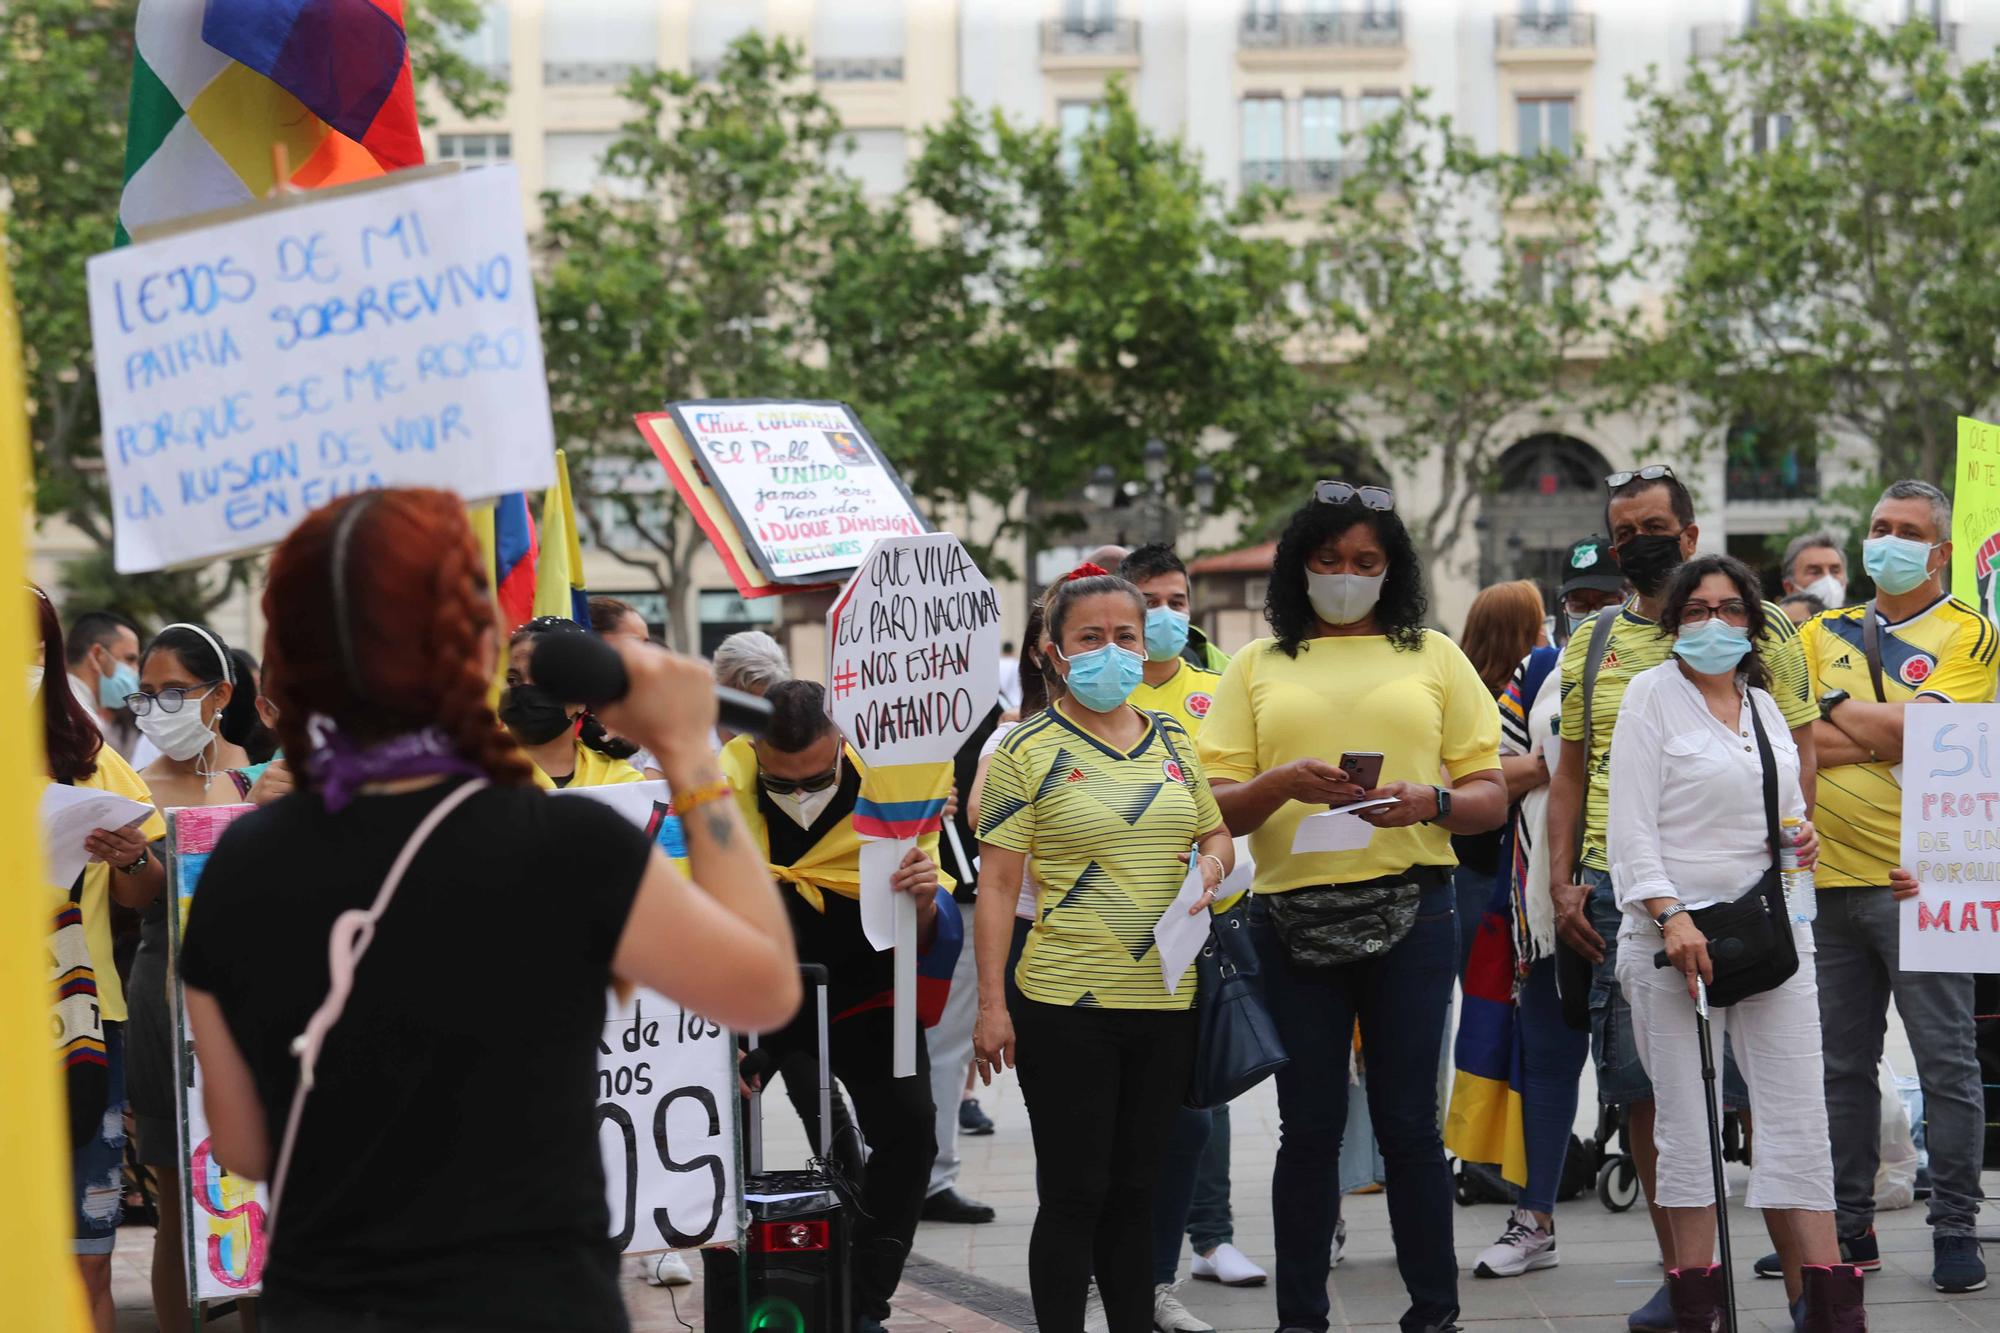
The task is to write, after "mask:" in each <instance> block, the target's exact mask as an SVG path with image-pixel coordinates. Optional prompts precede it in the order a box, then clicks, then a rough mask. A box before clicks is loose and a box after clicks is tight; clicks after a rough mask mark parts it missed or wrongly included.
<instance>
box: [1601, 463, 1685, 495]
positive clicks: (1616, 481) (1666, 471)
mask: <svg viewBox="0 0 2000 1333" xmlns="http://www.w3.org/2000/svg"><path fill="white" fill-rule="evenodd" d="M1673 475H1674V470H1673V469H1672V468H1670V467H1668V466H1667V465H1666V464H1665V463H1649V464H1647V465H1646V466H1645V467H1642V468H1637V469H1635V470H1633V471H1631V472H1614V473H1612V474H1611V475H1610V476H1608V477H1606V478H1605V479H1604V488H1605V489H1606V490H1611V491H1615V490H1617V489H1618V488H1619V487H1620V486H1630V485H1631V484H1632V483H1633V482H1635V481H1659V480H1660V479H1661V478H1663V477H1671V476H1673Z"/></svg>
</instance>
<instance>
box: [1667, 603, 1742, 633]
mask: <svg viewBox="0 0 2000 1333" xmlns="http://www.w3.org/2000/svg"><path fill="white" fill-rule="evenodd" d="M1711 619H1714V620H1720V621H1722V622H1723V623H1724V624H1725V625H1747V624H1749V623H1750V608H1749V607H1748V606H1745V605H1744V604H1743V603H1742V602H1741V601H1740V600H1738V599H1736V598H1733V597H1732V598H1730V599H1729V600H1728V601H1726V602H1722V603H1720V604H1718V605H1715V606H1710V605H1709V604H1708V603H1707V602H1689V603H1688V604H1687V605H1686V606H1683V607H1682V608H1681V625H1682V627H1683V628H1685V627H1687V626H1690V625H1706V624H1707V623H1708V622H1709V621H1710V620H1711Z"/></svg>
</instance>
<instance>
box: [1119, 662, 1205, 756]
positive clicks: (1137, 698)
mask: <svg viewBox="0 0 2000 1333" xmlns="http://www.w3.org/2000/svg"><path fill="white" fill-rule="evenodd" d="M1176 660H1178V661H1179V662H1180V670H1178V671H1176V672H1174V674H1173V675H1171V676H1169V677H1167V680H1166V683H1165V684H1162V685H1148V684H1146V683H1145V682H1144V681H1140V682H1139V688H1138V689H1136V690H1134V691H1132V698H1131V700H1130V702H1131V704H1132V706H1133V707H1134V708H1139V709H1143V710H1144V711H1146V712H1148V713H1165V714H1166V715H1167V716H1168V717H1171V718H1172V719H1173V720H1174V721H1176V722H1178V723H1180V724H1181V726H1182V727H1183V728H1185V729H1186V731H1187V734H1188V735H1190V736H1194V737H1199V736H1200V735H1201V724H1202V723H1203V722H1205V721H1207V720H1208V710H1209V709H1210V708H1211V707H1213V706H1214V704H1215V687H1216V685H1217V684H1218V683H1220V682H1221V680H1222V676H1221V674H1220V673H1218V672H1214V671H1204V670H1202V669H1201V668H1200V667H1198V666H1195V665H1194V664H1193V663H1191V662H1188V661H1186V660H1185V659H1176Z"/></svg>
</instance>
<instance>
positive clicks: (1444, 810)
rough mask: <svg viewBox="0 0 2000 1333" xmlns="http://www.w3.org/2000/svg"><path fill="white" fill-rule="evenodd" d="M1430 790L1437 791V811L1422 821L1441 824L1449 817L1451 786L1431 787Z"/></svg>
mask: <svg viewBox="0 0 2000 1333" xmlns="http://www.w3.org/2000/svg"><path fill="white" fill-rule="evenodd" d="M1431 790H1432V791H1434V792H1436V793H1437V805H1438V812H1437V813H1436V814H1435V815H1432V816H1431V817H1430V818H1429V819H1426V820H1425V821H1424V823H1426V824H1442V823H1443V822H1444V821H1445V820H1447V819H1450V818H1451V788H1449V787H1432V788H1431Z"/></svg>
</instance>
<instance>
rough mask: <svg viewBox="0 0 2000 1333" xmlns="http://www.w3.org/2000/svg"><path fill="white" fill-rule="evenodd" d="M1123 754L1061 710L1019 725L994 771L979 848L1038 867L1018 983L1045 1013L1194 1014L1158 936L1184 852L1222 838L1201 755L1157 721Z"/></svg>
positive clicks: (1181, 732)
mask: <svg viewBox="0 0 2000 1333" xmlns="http://www.w3.org/2000/svg"><path fill="white" fill-rule="evenodd" d="M1147 716H1148V721H1149V723H1150V725H1149V726H1148V727H1147V728H1146V734H1145V735H1144V736H1142V737H1141V738H1140V739H1139V742H1138V744H1137V745H1135V746H1134V747H1133V748H1132V749H1131V750H1130V751H1129V752H1125V753H1120V752H1119V751H1117V750H1114V749H1112V748H1111V747H1110V746H1109V745H1106V744H1105V743H1104V742H1103V741H1101V740H1099V739H1098V738H1097V737H1095V736H1093V735H1091V734H1090V733H1089V732H1087V731H1085V730H1084V729H1083V728H1081V727H1079V726H1077V725H1076V723H1074V722H1072V721H1071V720H1070V719H1069V717H1068V716H1067V715H1065V714H1064V713H1063V712H1062V711H1061V709H1060V706H1057V707H1052V708H1049V709H1047V710H1045V711H1043V712H1041V713H1039V714H1037V715H1035V716H1034V717H1031V718H1029V719H1028V720H1027V721H1025V722H1023V723H1022V724H1021V725H1020V726H1018V727H1016V728H1014V730H1013V731H1012V732H1010V733H1009V734H1008V736H1007V739H1006V740H1004V741H1002V742H1001V743H1000V748H999V749H997V750H995V751H994V752H993V760H992V763H991V765H990V767H988V769H987V771H986V794H985V797H984V798H983V799H982V801H981V802H980V807H979V840H980V841H981V842H989V843H992V844H993V845H994V846H995V847H1001V848H1005V849H1006V850H1008V851H1015V852H1022V853H1025V854H1027V855H1029V856H1031V857H1033V858H1034V862H1035V879H1036V882H1037V885H1038V895H1037V902H1036V913H1035V925H1034V929H1033V930H1032V931H1030V932H1029V935H1028V943H1027V947H1026V948H1025V949H1023V950H1022V953H1021V964H1020V967H1019V969H1018V970H1017V971H1016V972H1015V981H1016V983H1017V984H1018V985H1019V986H1020V987H1021V993H1022V994H1023V995H1025V996H1027V997H1028V998H1029V999H1031V1000H1036V1001H1039V1002H1041V1003H1043V1004H1060V1005H1078V1006H1083V1007H1087V1008H1094V1009H1186V1008H1188V1007H1189V1006H1190V1005H1191V1004H1193V1003H1194V987H1193V986H1192V985H1191V984H1182V985H1180V986H1178V987H1176V989H1175V993H1174V994H1172V995H1169V994H1167V989H1166V986H1165V984H1164V983H1163V982H1162V981H1161V979H1160V953H1159V946H1158V945H1157V944H1155V943H1154V940H1153V926H1154V925H1155V924H1156V923H1157V922H1158V921H1159V919H1160V916H1161V914H1162V913H1164V912H1165V911H1166V910H1167V908H1168V906H1169V905H1170V904H1171V903H1172V902H1173V900H1174V897H1175V895H1176V894H1178V893H1179V892H1180V889H1181V884H1182V882H1183V881H1185V880H1186V878H1187V870H1188V868H1187V865H1186V863H1185V862H1183V861H1182V860H1181V859H1180V858H1181V854H1182V853H1184V852H1186V851H1188V849H1189V848H1190V847H1192V846H1193V845H1194V843H1195V841H1196V840H1197V839H1198V838H1201V837H1203V836H1205V835H1207V834H1209V833H1212V832H1214V831H1215V830H1216V829H1219V828H1221V827H1222V812H1221V811H1219V810H1217V809H1216V808H1215V796H1214V794H1213V793H1212V792H1210V791H1209V789H1208V779H1207V778H1206V777H1205V776H1204V775H1203V774H1202V771H1201V761H1200V760H1199V759H1198V758H1196V756H1195V746H1194V742H1193V740H1192V739H1190V738H1189V736H1188V734H1187V732H1186V730H1185V729H1183V728H1182V727H1181V726H1180V725H1179V724H1178V723H1176V722H1175V721H1174V720H1173V719H1172V718H1170V717H1166V716H1164V715H1161V714H1158V713H1152V714H1148V715H1147Z"/></svg>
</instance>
